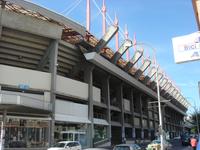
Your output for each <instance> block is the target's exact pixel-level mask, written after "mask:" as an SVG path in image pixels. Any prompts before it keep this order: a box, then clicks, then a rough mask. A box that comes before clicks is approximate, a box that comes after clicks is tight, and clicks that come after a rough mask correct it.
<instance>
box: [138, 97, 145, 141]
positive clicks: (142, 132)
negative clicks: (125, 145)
mask: <svg viewBox="0 0 200 150" xmlns="http://www.w3.org/2000/svg"><path fill="white" fill-rule="evenodd" d="M139 104H140V125H141V138H142V139H144V128H143V123H142V120H143V113H142V94H139Z"/></svg>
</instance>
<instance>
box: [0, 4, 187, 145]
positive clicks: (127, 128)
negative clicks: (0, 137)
mask: <svg viewBox="0 0 200 150" xmlns="http://www.w3.org/2000/svg"><path fill="white" fill-rule="evenodd" d="M0 6H1V8H0V14H1V15H0V29H1V30H0V113H1V118H0V119H1V121H2V122H3V123H4V129H5V147H6V148H8V149H10V148H16V147H26V149H28V148H38V147H40V148H42V147H43V148H44V147H47V146H49V145H52V144H53V143H54V142H56V141H59V140H78V141H80V143H81V144H82V146H83V147H89V146H99V145H111V144H112V145H113V144H119V143H122V141H123V140H125V139H126V142H135V141H141V140H142V141H145V140H151V139H154V138H155V135H156V133H157V132H158V126H159V114H158V108H157V107H156V103H153V104H152V105H151V107H149V102H154V101H157V94H156V88H155V87H156V86H155V85H156V84H155V81H154V80H153V79H151V78H150V77H149V76H148V75H144V74H142V73H140V72H141V70H139V69H138V70H137V69H136V68H134V67H132V68H130V69H129V70H128V71H126V70H125V69H124V67H125V65H126V62H125V61H124V60H123V59H120V60H118V61H117V62H116V63H114V62H113V61H112V59H113V57H114V55H115V53H114V52H113V51H112V50H111V49H109V48H103V49H101V50H100V52H98V53H97V52H95V50H93V51H92V49H94V48H95V45H96V44H97V43H98V40H97V39H96V38H95V37H94V36H93V35H91V34H90V33H88V32H87V31H86V30H85V28H84V27H83V26H81V25H79V24H77V23H76V22H74V21H72V20H69V19H68V18H65V17H63V16H61V15H58V14H56V13H55V12H52V11H50V10H47V9H45V8H42V7H40V6H37V5H35V4H32V3H30V2H27V1H23V0H5V1H0ZM147 81H148V82H147ZM160 81H161V80H160ZM160 90H161V92H160V93H161V100H166V99H170V100H171V101H170V102H167V103H165V104H163V105H162V111H163V117H164V119H163V122H164V129H165V131H166V132H169V134H170V136H171V137H173V136H177V135H179V134H180V133H181V132H182V126H181V122H182V120H183V117H184V115H185V112H186V111H187V106H186V105H183V104H182V103H181V102H180V101H179V100H178V99H179V98H180V97H182V96H181V95H180V94H179V95H178V96H177V95H173V94H172V92H169V89H168V88H161V87H160ZM152 106H153V107H152Z"/></svg>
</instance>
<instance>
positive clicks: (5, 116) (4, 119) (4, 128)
mask: <svg viewBox="0 0 200 150" xmlns="http://www.w3.org/2000/svg"><path fill="white" fill-rule="evenodd" d="M6 120H7V110H6V109H4V111H3V118H2V121H3V129H2V132H3V136H2V137H3V139H2V149H1V150H4V144H5V130H6Z"/></svg>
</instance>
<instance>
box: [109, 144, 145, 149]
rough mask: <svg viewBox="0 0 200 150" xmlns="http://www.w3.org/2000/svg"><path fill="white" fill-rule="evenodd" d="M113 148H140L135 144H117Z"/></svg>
mask: <svg viewBox="0 0 200 150" xmlns="http://www.w3.org/2000/svg"><path fill="white" fill-rule="evenodd" d="M113 150H142V149H141V147H140V146H139V145H137V144H119V145H116V146H115V147H114V149H113Z"/></svg>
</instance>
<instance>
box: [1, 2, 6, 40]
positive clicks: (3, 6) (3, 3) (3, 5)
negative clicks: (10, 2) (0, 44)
mask: <svg viewBox="0 0 200 150" xmlns="http://www.w3.org/2000/svg"><path fill="white" fill-rule="evenodd" d="M0 4H1V8H0V38H1V35H2V29H3V26H2V9H4V8H5V4H6V2H5V1H0Z"/></svg>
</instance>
